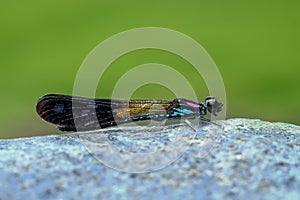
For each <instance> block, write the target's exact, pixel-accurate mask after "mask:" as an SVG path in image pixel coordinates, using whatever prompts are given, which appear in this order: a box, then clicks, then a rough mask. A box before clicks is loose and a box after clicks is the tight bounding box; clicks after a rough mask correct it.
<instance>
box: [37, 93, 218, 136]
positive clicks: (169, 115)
mask: <svg viewBox="0 0 300 200" xmlns="http://www.w3.org/2000/svg"><path fill="white" fill-rule="evenodd" d="M222 107H223V104H222V103H220V102H218V101H217V100H216V99H215V97H212V96H209V97H207V98H206V99H205V101H204V102H201V103H196V102H193V101H190V100H187V99H183V98H178V99H174V100H172V101H168V100H113V99H91V98H84V97H73V96H67V95H59V94H49V95H45V96H43V97H42V98H40V99H39V101H38V103H37V106H36V110H37V113H38V114H39V116H40V117H41V118H42V119H44V120H46V121H47V122H50V123H53V124H55V125H57V128H58V129H59V130H61V131H88V130H96V129H100V128H105V127H109V126H116V125H118V124H124V123H130V122H134V121H142V120H165V119H195V118H199V119H200V120H204V121H209V122H210V119H208V118H205V117H204V116H205V115H207V111H208V112H210V113H212V114H213V115H215V116H216V115H217V113H218V112H220V111H221V110H222Z"/></svg>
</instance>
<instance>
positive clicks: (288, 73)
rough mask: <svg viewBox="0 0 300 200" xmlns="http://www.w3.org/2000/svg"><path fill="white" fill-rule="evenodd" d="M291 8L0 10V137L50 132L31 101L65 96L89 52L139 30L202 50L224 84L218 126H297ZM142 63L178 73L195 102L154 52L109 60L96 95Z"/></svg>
mask: <svg viewBox="0 0 300 200" xmlns="http://www.w3.org/2000/svg"><path fill="white" fill-rule="evenodd" d="M299 7H300V1H297V0H290V1H276V0H275V1H274V0H272V1H271V0H264V1H261V0H260V1H258V0H252V1H238V0H227V1H221V0H210V1H207V0H206V1H202V0H198V1H196V0H194V1H190V0H189V1H174V0H172V1H171V0H164V1H158V0H152V1H137V0H135V1H130V0H128V1H74V0H72V1H69V0H66V1H57V0H54V1H1V3H0V25H1V26H0V29H1V31H0V55H1V59H0V66H1V71H0V72H1V75H0V87H1V91H2V94H1V99H0V106H1V107H0V108H1V112H0V123H1V125H0V138H10V137H25V136H32V135H44V134H50V133H51V134H52V133H57V132H58V131H57V130H55V128H54V127H53V126H51V125H49V124H48V123H46V122H43V121H42V120H41V119H40V118H39V117H38V116H37V114H36V112H35V104H36V101H37V100H38V98H39V97H41V96H42V95H44V94H47V93H63V94H72V89H73V82H74V79H75V76H76V73H77V70H78V69H79V67H80V65H81V63H82V62H83V60H84V59H85V57H86V56H87V55H88V53H89V52H90V51H91V50H92V49H93V48H94V47H95V46H96V45H98V44H99V43H100V42H102V41H103V40H105V39H107V38H109V37H110V36H112V35H113V34H116V33H119V32H122V31H125V30H128V29H132V28H137V27H147V26H152V27H165V28H169V29H174V30H176V31H180V32H182V33H184V34H186V35H188V36H190V37H192V38H194V39H195V40H196V41H198V42H199V43H200V44H201V45H202V46H203V47H204V48H205V49H206V50H207V52H208V53H209V54H210V55H211V57H212V58H213V59H214V61H215V63H216V64H217V66H218V67H219V70H220V72H221V74H222V77H223V80H224V83H225V87H226V92H227V106H228V107H227V118H232V117H246V118H259V119H264V120H269V121H283V122H289V123H294V124H298V125H299V124H300V118H299V113H300V106H299V102H300V94H299V89H298V88H299V80H300V78H299V75H300V73H299V72H300V56H299V52H300V38H299V36H300V12H299ZM148 62H157V63H163V64H166V65H169V66H172V67H174V68H177V69H186V71H185V70H184V71H181V73H183V74H185V75H186V76H190V78H191V79H192V80H191V82H193V86H195V90H196V91H197V95H199V96H204V95H203V94H204V93H203V94H202V93H201V89H202V88H203V87H204V88H205V86H201V85H199V84H198V85H197V84H196V83H197V77H194V76H192V74H193V71H192V70H189V69H188V67H185V66H189V64H188V63H186V62H185V61H184V60H182V59H180V58H178V56H174V55H172V54H170V53H167V52H160V51H155V50H143V51H137V52H132V53H129V54H128V55H125V56H122V57H121V58H119V59H118V60H116V62H114V63H113V64H112V65H114V67H113V66H112V68H110V71H109V70H108V71H107V73H108V74H109V73H111V74H112V75H113V77H114V78H107V77H106V79H105V78H104V79H103V84H99V87H100V88H101V89H99V90H97V96H98V97H106V96H109V95H110V90H111V89H112V88H113V84H114V82H115V81H116V80H117V78H118V76H120V74H121V72H122V73H124V72H126V70H128V69H130V68H131V67H133V66H135V65H137V64H142V63H148ZM122 66H126V67H123V68H122ZM108 77H109V76H108ZM156 90H159V91H161V92H162V91H165V90H166V89H164V88H158V87H156V86H155V85H154V86H145V87H143V88H140V89H139V91H137V93H136V96H137V97H139V96H143V95H145V94H148V95H149V97H150V98H151V97H156V96H157V94H158V93H157V92H155V91H156ZM99 91H101V92H99ZM161 92H160V93H161ZM167 96H168V95H167ZM167 96H166V97H167Z"/></svg>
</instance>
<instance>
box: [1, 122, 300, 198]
mask: <svg viewBox="0 0 300 200" xmlns="http://www.w3.org/2000/svg"><path fill="white" fill-rule="evenodd" d="M218 123H222V124H223V125H222V127H221V128H216V126H215V125H201V127H200V128H199V129H198V131H197V132H196V133H195V131H192V129H191V128H190V127H188V126H183V125H182V126H179V125H169V126H164V127H152V128H151V127H139V126H127V127H125V128H123V130H122V131H120V130H119V129H117V128H110V129H103V130H100V131H98V132H97V133H85V135H84V134H79V135H78V134H67V135H66V134H64V135H50V136H43V137H32V138H21V139H11V140H0V182H1V183H2V184H1V187H0V199H1V200H2V199H3V200H5V199H118V200H121V199H300V127H299V126H295V125H291V124H285V123H270V122H264V121H260V120H252V119H230V120H226V121H224V122H221V121H220V122H218ZM176 138H177V140H176ZM178 138H179V139H178ZM103 141H109V144H107V143H105V142H103ZM176 141H177V142H178V141H181V142H178V143H176ZM170 144H175V145H173V146H175V147H177V149H184V148H181V147H185V146H186V145H187V144H188V148H187V149H185V151H184V152H183V153H181V152H180V151H178V152H177V154H176V153H173V154H172V153H170V152H173V151H174V149H172V148H169V146H170ZM109 145H110V146H114V147H116V148H117V150H116V152H120V153H121V155H124V157H126V156H127V157H126V159H125V160H122V158H121V157H120V158H119V157H118V155H116V156H115V155H114V154H111V152H110V151H109V149H107V147H108V146H109ZM166 147H167V148H166ZM158 151H161V152H162V153H161V154H159V155H164V156H163V157H159V156H157V155H155V156H154V157H151V158H152V160H151V159H149V158H148V157H146V156H147V155H148V153H149V152H150V153H151V152H158ZM124 152H131V153H132V154H122V153H124ZM143 153H145V154H143ZM164 153H169V154H164ZM136 154H141V155H145V156H142V157H145V158H147V159H146V161H143V162H146V164H145V165H141V166H140V164H139V163H138V161H135V162H130V158H131V157H130V156H132V155H136ZM111 155H114V156H111ZM128 156H129V157H128ZM178 157H179V158H178ZM155 158H157V159H155ZM174 158H176V159H174ZM166 160H170V162H169V164H165V163H164V161H166ZM103 161H104V162H103ZM166 163H168V162H166ZM160 164H161V165H160ZM110 165H111V166H113V167H114V168H115V169H113V168H110V167H107V166H110ZM153 166H157V168H156V167H153ZM151 167H153V168H151ZM119 168H120V169H121V170H122V169H123V170H122V171H131V172H134V171H135V170H136V172H141V171H143V170H145V171H150V172H146V173H127V172H122V171H119V170H116V169H119ZM160 168H161V169H160ZM139 170H141V171H139ZM151 170H155V171H151Z"/></svg>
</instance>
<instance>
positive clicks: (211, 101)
mask: <svg viewBox="0 0 300 200" xmlns="http://www.w3.org/2000/svg"><path fill="white" fill-rule="evenodd" d="M205 106H206V108H207V110H208V111H209V112H210V113H212V114H213V115H214V116H217V113H218V112H221V111H222V107H223V103H221V102H218V101H217V100H216V98H215V97H213V96H209V97H206V98H205Z"/></svg>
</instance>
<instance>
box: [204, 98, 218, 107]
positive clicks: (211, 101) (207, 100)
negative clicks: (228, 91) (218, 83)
mask: <svg viewBox="0 0 300 200" xmlns="http://www.w3.org/2000/svg"><path fill="white" fill-rule="evenodd" d="M215 101H216V98H215V97H213V96H209V97H206V98H205V105H206V107H207V108H209V107H212V106H213V105H214V103H215Z"/></svg>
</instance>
